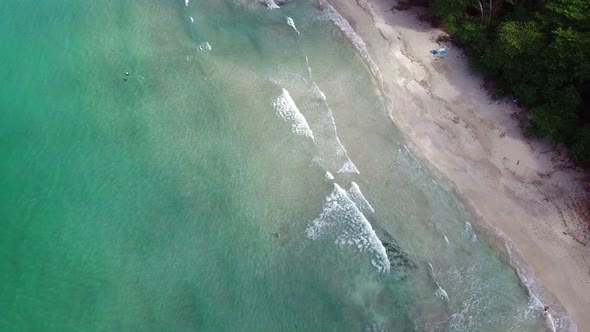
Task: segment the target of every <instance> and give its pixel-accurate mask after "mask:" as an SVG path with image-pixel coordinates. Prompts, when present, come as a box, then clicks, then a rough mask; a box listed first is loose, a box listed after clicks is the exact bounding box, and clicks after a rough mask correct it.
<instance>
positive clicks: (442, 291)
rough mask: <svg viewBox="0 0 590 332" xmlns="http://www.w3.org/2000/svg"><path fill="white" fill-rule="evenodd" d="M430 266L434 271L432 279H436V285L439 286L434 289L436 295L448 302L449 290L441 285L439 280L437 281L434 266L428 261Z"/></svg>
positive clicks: (432, 271)
mask: <svg viewBox="0 0 590 332" xmlns="http://www.w3.org/2000/svg"><path fill="white" fill-rule="evenodd" d="M428 266H430V272H431V273H432V280H434V283H435V284H436V287H437V288H436V290H435V291H434V296H436V297H438V298H439V299H441V300H443V301H447V302H448V301H449V295H448V294H447V291H446V290H445V289H444V288H442V287H441V286H440V284H439V283H438V281H436V274H435V273H434V267H433V266H432V264H430V263H428Z"/></svg>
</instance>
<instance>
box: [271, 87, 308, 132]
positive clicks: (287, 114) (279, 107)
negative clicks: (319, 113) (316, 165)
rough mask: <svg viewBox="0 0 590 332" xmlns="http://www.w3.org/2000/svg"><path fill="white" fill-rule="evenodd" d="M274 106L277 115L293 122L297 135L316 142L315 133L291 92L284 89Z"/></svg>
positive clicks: (292, 127)
mask: <svg viewBox="0 0 590 332" xmlns="http://www.w3.org/2000/svg"><path fill="white" fill-rule="evenodd" d="M272 104H273V107H274V109H275V111H276V113H277V114H278V115H279V116H280V117H281V118H283V120H285V121H291V129H292V131H293V132H294V133H295V134H297V135H301V136H306V137H309V138H311V139H312V141H315V139H314V137H313V132H312V131H311V128H309V124H308V123H307V120H306V119H305V116H303V114H301V112H300V111H299V108H297V105H296V104H295V101H293V98H291V95H290V94H289V91H287V90H286V89H284V88H283V89H282V93H281V95H280V96H279V97H277V98H276V99H275V100H274V101H273V103H272Z"/></svg>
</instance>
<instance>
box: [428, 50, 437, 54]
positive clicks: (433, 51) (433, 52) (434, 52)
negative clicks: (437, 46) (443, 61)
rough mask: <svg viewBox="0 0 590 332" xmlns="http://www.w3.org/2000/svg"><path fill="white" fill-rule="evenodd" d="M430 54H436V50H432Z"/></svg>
mask: <svg viewBox="0 0 590 332" xmlns="http://www.w3.org/2000/svg"><path fill="white" fill-rule="evenodd" d="M430 53H432V54H438V51H437V50H432V51H430Z"/></svg>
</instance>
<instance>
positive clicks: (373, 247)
mask: <svg viewBox="0 0 590 332" xmlns="http://www.w3.org/2000/svg"><path fill="white" fill-rule="evenodd" d="M331 230H332V234H331V235H333V236H336V240H335V243H336V244H337V245H339V246H341V247H352V246H354V247H356V248H357V249H358V250H359V251H369V252H370V253H371V254H372V255H373V258H372V259H371V264H372V265H373V266H374V267H375V268H376V269H377V271H379V272H380V273H387V272H389V270H390V268H391V265H390V262H389V258H388V257H387V253H386V251H385V247H384V246H383V243H382V242H381V240H379V238H378V237H377V234H376V233H375V231H374V230H373V227H372V226H371V223H369V221H368V220H367V218H365V216H364V215H363V214H362V212H361V211H360V210H359V209H358V207H357V206H356V205H355V204H354V202H353V201H352V200H351V199H350V197H348V194H347V193H346V191H344V189H342V188H341V187H340V186H339V185H338V184H336V183H334V190H332V192H331V193H330V194H329V195H328V196H327V197H326V201H325V203H324V206H323V209H322V212H321V214H320V216H319V217H318V218H316V219H314V220H313V221H312V222H310V223H309V225H307V227H306V228H305V233H306V235H307V237H308V238H310V239H312V240H316V239H319V238H321V237H323V236H327V235H328V234H329V233H330V231H331ZM334 233H335V234H334Z"/></svg>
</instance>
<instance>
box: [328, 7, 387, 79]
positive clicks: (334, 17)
mask: <svg viewBox="0 0 590 332" xmlns="http://www.w3.org/2000/svg"><path fill="white" fill-rule="evenodd" d="M324 3H325V4H326V5H327V6H328V11H327V12H328V14H327V18H328V19H329V20H330V21H332V23H334V25H336V27H338V29H340V31H342V33H344V35H345V36H346V37H347V38H348V39H349V40H350V41H351V42H352V44H353V45H354V47H355V48H356V50H357V51H358V52H359V54H360V55H361V57H362V58H363V60H364V61H365V63H367V65H368V66H369V69H370V70H371V73H372V74H373V76H375V77H376V78H377V80H378V81H379V84H380V85H381V84H383V76H382V75H381V71H380V70H379V67H377V65H376V64H375V62H373V60H372V59H371V56H370V55H369V51H368V50H367V44H365V41H364V40H363V39H362V38H361V37H360V36H359V35H358V34H357V33H356V32H355V31H354V29H353V28H352V26H351V25H350V23H348V21H347V20H346V19H345V18H344V17H342V15H340V13H338V11H336V9H334V7H332V6H331V5H330V4H328V3H326V2H324Z"/></svg>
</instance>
